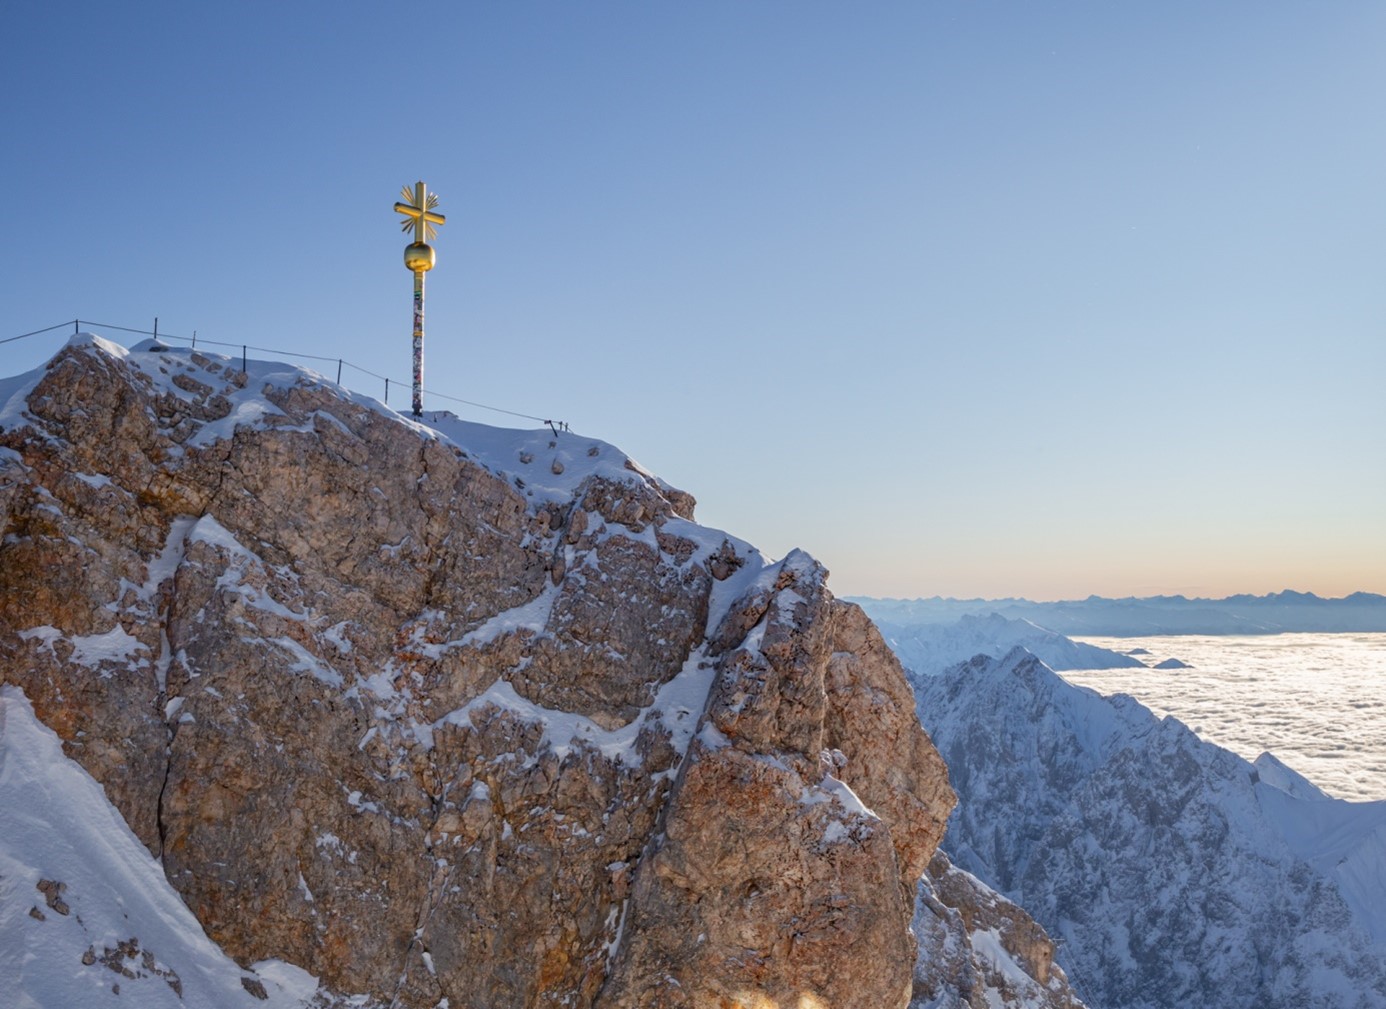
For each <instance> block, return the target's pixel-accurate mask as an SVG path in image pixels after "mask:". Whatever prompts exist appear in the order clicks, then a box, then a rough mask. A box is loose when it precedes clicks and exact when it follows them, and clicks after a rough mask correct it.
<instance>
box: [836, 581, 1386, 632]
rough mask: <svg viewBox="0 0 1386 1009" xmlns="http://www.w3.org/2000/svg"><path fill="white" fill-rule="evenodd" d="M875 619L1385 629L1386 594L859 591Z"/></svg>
mask: <svg viewBox="0 0 1386 1009" xmlns="http://www.w3.org/2000/svg"><path fill="white" fill-rule="evenodd" d="M849 601H851V602H855V603H857V604H858V605H860V606H861V607H862V608H863V609H864V610H866V612H868V613H870V614H871V616H872V618H873V619H875V620H877V621H879V622H881V623H886V624H890V625H892V626H897V627H910V626H917V625H925V624H948V623H953V622H954V621H956V620H958V619H959V618H961V617H964V616H969V615H970V616H985V615H986V614H988V613H999V614H1001V615H1002V616H1004V617H1009V618H1011V619H1016V620H1030V621H1033V622H1034V623H1036V624H1038V625H1039V626H1041V627H1044V628H1047V629H1049V630H1051V631H1055V632H1057V633H1059V634H1067V635H1069V636H1076V637H1153V636H1157V635H1162V634H1282V633H1287V632H1296V631H1301V632H1345V631H1373V632H1375V631H1386V596H1381V595H1376V594H1374V593H1371V592H1354V593H1352V594H1351V595H1348V596H1344V597H1343V598H1341V599H1324V598H1322V597H1320V596H1316V595H1314V594H1313V593H1312V592H1292V591H1285V592H1275V593H1271V594H1270V595H1265V596H1251V595H1236V596H1228V597H1227V598H1225V599H1187V598H1185V597H1184V596H1151V597H1147V598H1144V599H1134V598H1128V599H1104V598H1103V597H1101V596H1089V597H1088V598H1087V599H1071V600H1063V601H1059V602H1044V603H1041V602H1033V601H1031V600H1028V599H941V598H939V597H937V596H935V597H933V598H929V599H873V598H868V597H864V596H852V597H850V598H849Z"/></svg>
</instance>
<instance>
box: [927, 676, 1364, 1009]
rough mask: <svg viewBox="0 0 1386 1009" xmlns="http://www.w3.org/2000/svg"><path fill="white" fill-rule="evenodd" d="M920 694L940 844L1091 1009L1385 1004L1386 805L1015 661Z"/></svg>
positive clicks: (942, 681)
mask: <svg viewBox="0 0 1386 1009" xmlns="http://www.w3.org/2000/svg"><path fill="white" fill-rule="evenodd" d="M915 685H916V693H917V697H918V704H919V710H920V715H921V719H922V721H923V722H924V725H925V727H926V728H927V729H928V730H929V732H930V734H931V735H932V737H933V739H934V741H935V744H936V745H937V746H938V747H939V750H940V752H941V753H942V754H943V756H944V759H945V760H946V761H947V763H948V767H949V772H950V778H951V780H952V783H953V786H954V788H956V789H957V791H958V794H959V804H958V807H957V809H956V810H955V812H954V815H953V818H952V819H951V820H950V821H949V828H948V834H947V836H946V838H945V841H944V845H945V847H946V848H947V849H948V850H949V851H950V853H951V854H952V856H953V858H954V860H955V861H956V862H957V864H958V865H960V866H962V867H963V868H965V869H967V870H968V871H970V872H973V873H975V874H976V875H978V876H980V877H981V878H983V879H985V880H987V881H988V882H990V883H992V884H993V885H996V886H998V888H999V889H1000V890H1001V891H1002V892H1003V893H1005V894H1006V895H1007V896H1008V897H1010V898H1011V899H1013V900H1015V901H1017V903H1020V904H1021V905H1022V906H1024V907H1025V908H1026V909H1027V910H1028V911H1030V912H1031V913H1032V914H1034V915H1035V917H1036V918H1037V919H1038V920H1039V921H1040V923H1041V924H1042V925H1044V926H1045V928H1046V929H1047V930H1049V932H1050V933H1051V934H1052V935H1055V936H1056V937H1058V938H1060V939H1061V941H1062V942H1063V943H1064V947H1063V951H1062V952H1061V954H1060V957H1059V960H1060V962H1061V963H1063V965H1064V966H1065V968H1066V969H1067V970H1068V973H1069V977H1070V980H1071V981H1072V983H1073V985H1074V987H1075V988H1076V989H1077V991H1078V992H1079V994H1080V995H1081V996H1082V997H1083V998H1085V999H1086V1000H1088V1001H1089V1002H1090V1003H1091V1004H1094V1005H1100V1006H1103V1007H1106V1009H1155V1007H1170V1009H1173V1007H1176V1006H1188V1005H1199V1006H1205V1007H1209V1009H1253V1007H1254V1009H1278V1007H1284V1009H1290V1007H1295V1009H1299V1007H1302V1006H1324V1007H1328V1006H1333V1007H1383V1006H1386V914H1383V910H1382V909H1383V908H1386V875H1383V871H1384V870H1386V802H1374V803H1348V802H1344V801H1341V800H1335V799H1329V798H1327V797H1325V796H1323V795H1322V793H1317V794H1314V793H1313V792H1310V791H1306V790H1305V789H1304V787H1303V785H1302V784H1301V783H1300V782H1299V781H1297V780H1296V779H1297V777H1298V776H1294V775H1293V772H1288V769H1284V770H1283V771H1282V770H1280V768H1281V767H1283V765H1279V764H1278V762H1272V760H1263V762H1262V766H1263V767H1264V768H1266V770H1267V772H1268V773H1267V774H1266V775H1265V777H1263V776H1262V774H1261V773H1260V772H1259V771H1258V770H1257V768H1256V767H1255V766H1253V765H1252V764H1250V763H1248V762H1247V761H1245V760H1243V759H1241V758H1240V757H1237V756H1235V755H1233V754H1232V753H1229V752H1228V751H1226V750H1223V749H1220V748H1219V747H1216V746H1213V745H1211V744H1208V743H1205V742H1203V741H1201V740H1200V739H1198V737H1197V736H1195V735H1194V734H1193V733H1192V732H1191V731H1189V730H1188V729H1187V728H1186V727H1185V726H1184V725H1183V724H1181V723H1180V722H1178V721H1176V720H1175V719H1173V718H1165V719H1159V718H1156V717H1155V716H1154V715H1153V714H1152V713H1151V712H1150V711H1149V710H1147V709H1146V708H1144V707H1143V706H1141V705H1140V704H1138V703H1137V702H1136V701H1134V700H1133V699H1131V698H1129V697H1124V696H1116V697H1113V698H1103V697H1101V696H1099V695H1098V694H1096V693H1094V692H1092V691H1090V690H1087V689H1084V688H1079V687H1074V686H1071V685H1069V684H1067V683H1065V682H1064V681H1063V680H1062V679H1061V678H1060V677H1059V676H1057V675H1056V674H1055V673H1054V672H1053V671H1051V670H1050V669H1048V668H1046V667H1045V666H1044V665H1043V664H1042V663H1040V662H1039V661H1038V660H1037V659H1035V658H1034V657H1033V656H1030V655H1028V654H1026V653H1025V652H1023V651H1019V650H1017V651H1014V652H1012V653H1010V654H1009V655H1007V656H1006V657H1005V658H1003V659H1000V660H997V659H992V658H985V657H981V656H979V657H978V658H976V659H975V660H973V661H972V662H969V663H967V664H965V665H960V666H957V667H954V668H953V669H950V670H948V671H947V672H946V673H944V674H943V675H941V676H937V677H917V678H916V680H915ZM1286 772H1288V773H1286Z"/></svg>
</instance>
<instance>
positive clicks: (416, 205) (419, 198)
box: [395, 182, 447, 242]
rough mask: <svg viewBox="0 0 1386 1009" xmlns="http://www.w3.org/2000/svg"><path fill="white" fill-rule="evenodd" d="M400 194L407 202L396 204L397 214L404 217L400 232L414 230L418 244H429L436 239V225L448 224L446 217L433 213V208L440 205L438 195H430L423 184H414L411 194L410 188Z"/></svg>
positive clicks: (404, 189) (402, 190)
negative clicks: (429, 241)
mask: <svg viewBox="0 0 1386 1009" xmlns="http://www.w3.org/2000/svg"><path fill="white" fill-rule="evenodd" d="M400 192H401V194H403V196H404V199H405V202H404V203H396V204H395V213H397V214H403V215H404V221H403V222H402V224H401V225H400V229H399V230H400V231H408V230H409V229H410V228H413V229H414V241H416V242H427V241H428V240H429V239H431V238H436V237H437V235H438V229H437V228H435V227H434V225H435V224H446V223H447V218H446V217H444V216H443V215H442V214H435V213H434V212H433V208H434V207H436V206H437V205H438V197H437V195H436V194H434V193H430V192H429V191H428V187H426V186H425V185H424V184H423V183H422V182H416V183H414V190H413V192H410V190H409V187H408V186H405V187H404V188H403V189H401V190H400Z"/></svg>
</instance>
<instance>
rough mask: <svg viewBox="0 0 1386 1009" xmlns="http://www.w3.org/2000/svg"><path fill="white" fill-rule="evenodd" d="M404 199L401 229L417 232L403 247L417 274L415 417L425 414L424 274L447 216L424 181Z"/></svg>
mask: <svg viewBox="0 0 1386 1009" xmlns="http://www.w3.org/2000/svg"><path fill="white" fill-rule="evenodd" d="M400 195H401V196H403V197H404V202H403V203H399V202H396V203H395V213H397V214H403V215H404V223H403V224H402V226H401V227H400V230H401V231H409V230H410V229H413V231H414V241H413V242H412V243H411V244H410V245H408V246H407V247H406V248H405V250H404V265H405V266H406V267H408V269H409V270H410V272H412V273H413V274H414V416H415V417H422V416H423V337H424V274H425V273H427V272H428V271H429V270H431V269H433V264H434V263H435V262H436V261H437V257H436V256H435V255H434V253H433V247H432V246H431V245H429V244H428V240H429V239H430V238H433V237H435V236H436V235H437V234H438V229H437V228H436V227H435V225H439V224H446V223H447V218H446V217H444V216H443V215H442V214H435V213H434V212H433V208H434V207H436V206H438V197H437V196H436V195H435V194H433V193H430V192H429V191H428V187H427V186H425V185H424V184H423V183H422V182H416V183H414V189H413V192H410V190H409V187H408V186H405V187H404V188H403V189H401V190H400Z"/></svg>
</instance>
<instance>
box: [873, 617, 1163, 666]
mask: <svg viewBox="0 0 1386 1009" xmlns="http://www.w3.org/2000/svg"><path fill="white" fill-rule="evenodd" d="M862 608H863V609H864V610H866V613H867V615H868V616H870V617H873V618H876V617H877V616H878V614H877V612H876V611H875V610H874V608H873V603H872V601H871V600H867V601H865V602H864V603H863V604H862ZM876 626H877V627H879V628H880V629H881V634H882V635H883V636H884V637H885V639H886V641H887V642H888V643H889V645H890V647H891V649H892V650H893V651H894V652H895V654H896V656H897V657H898V658H899V659H900V662H901V663H902V664H903V665H904V666H905V668H906V669H911V670H913V671H914V672H917V673H922V674H925V675H933V674H935V673H940V672H942V671H943V670H944V669H946V668H948V667H949V666H951V665H954V664H955V663H958V662H964V661H966V660H967V659H970V658H972V656H974V655H990V656H992V657H993V658H998V659H999V658H1001V657H1002V656H1003V655H1005V654H1006V653H1007V652H1009V651H1010V650H1011V649H1012V648H1016V647H1020V648H1024V649H1026V650H1027V651H1029V652H1030V653H1031V654H1033V655H1035V656H1037V657H1038V658H1040V659H1041V660H1042V661H1043V662H1044V663H1045V665H1047V666H1049V668H1050V669H1118V668H1121V667H1123V666H1141V665H1143V663H1142V662H1141V661H1140V660H1139V659H1136V658H1134V657H1132V656H1130V655H1123V654H1121V653H1120V652H1114V651H1111V650H1110V649H1106V648H1098V647H1097V646H1096V645H1089V644H1084V643H1082V642H1078V641H1073V640H1071V639H1070V638H1066V637H1064V636H1063V635H1062V634H1056V633H1054V632H1053V631H1051V630H1048V629H1047V628H1044V627H1041V626H1039V625H1038V624H1036V623H1034V622H1033V621H1030V620H1024V619H1016V618H1011V617H1004V616H1002V615H1001V614H999V613H987V614H975V615H973V614H969V615H967V616H963V617H961V618H960V619H959V620H957V621H956V622H954V623H947V624H934V623H894V622H891V621H889V620H884V619H876Z"/></svg>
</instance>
